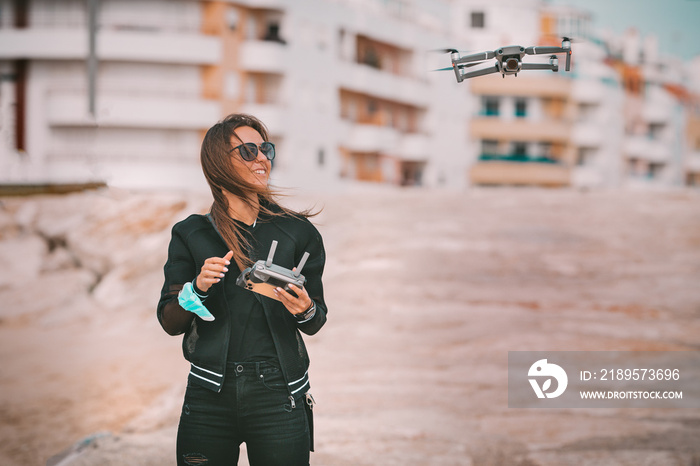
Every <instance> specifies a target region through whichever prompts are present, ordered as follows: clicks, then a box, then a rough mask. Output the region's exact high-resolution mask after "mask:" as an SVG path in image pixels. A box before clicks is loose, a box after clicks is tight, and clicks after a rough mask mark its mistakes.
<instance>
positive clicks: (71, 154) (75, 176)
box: [0, 0, 467, 189]
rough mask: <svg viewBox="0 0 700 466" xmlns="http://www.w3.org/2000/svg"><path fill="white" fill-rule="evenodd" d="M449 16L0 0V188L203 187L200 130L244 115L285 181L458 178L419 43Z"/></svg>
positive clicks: (451, 125) (356, 8)
mask: <svg viewBox="0 0 700 466" xmlns="http://www.w3.org/2000/svg"><path fill="white" fill-rule="evenodd" d="M18 5H19V6H18ZM22 5H23V6H22ZM91 5H94V7H95V10H94V11H95V12H96V13H95V18H96V19H95V24H96V25H97V28H96V34H95V35H94V37H95V42H94V43H95V47H94V51H95V57H96V61H95V63H97V65H96V73H95V74H94V80H92V79H91V75H90V63H91V60H90V27H89V25H90V11H91V10H90V6H91ZM449 12H450V10H449V6H448V4H447V3H445V2H439V1H437V2H436V1H427V0H411V1H407V0H396V1H378V0H374V1H371V0H365V1H318V0H316V1H314V0H296V1H282V0H280V1H274V0H249V1H218V2H215V1H207V2H204V1H201V2H200V1H194V0H140V1H136V0H131V1H125V0H90V1H88V2H85V1H83V0H69V1H62V2H55V1H50V0H31V1H28V2H25V3H18V2H12V1H10V0H2V1H1V2H0V25H1V28H0V72H2V76H3V80H2V84H1V85H0V112H1V118H2V120H1V121H2V129H1V130H0V137H2V144H1V146H2V148H1V149H0V181H2V182H5V183H7V182H15V183H17V182H30V183H31V182H44V181H50V182H53V183H62V182H80V181H86V180H105V181H107V182H108V183H110V184H112V185H116V186H123V187H138V188H141V187H184V188H198V189H200V188H201V189H205V185H204V180H203V177H202V175H201V173H200V172H201V170H200V169H199V165H198V164H199V144H200V141H201V138H202V136H203V134H204V131H206V129H207V128H209V127H210V126H211V125H213V124H214V123H215V122H216V121H217V120H219V119H220V118H221V117H223V116H225V115H226V114H228V113H231V112H248V113H252V114H255V115H256V116H258V117H260V118H261V119H262V120H263V121H264V122H265V123H266V124H267V125H268V126H269V128H270V130H271V133H272V139H273V141H274V142H275V143H276V144H277V145H278V154H279V155H278V158H277V159H276V160H275V170H274V172H273V176H274V177H275V178H276V179H277V181H278V182H279V183H281V184H286V185H290V184H291V185H302V184H305V183H312V182H313V183H315V184H321V185H331V184H334V183H337V182H338V180H339V178H341V177H350V178H359V179H372V180H377V181H384V182H389V183H395V184H449V185H457V186H460V185H463V184H464V183H465V182H466V179H465V177H464V176H460V175H459V173H460V172H461V173H462V174H463V173H464V172H465V171H466V163H467V161H466V159H465V158H464V154H465V153H466V144H467V140H466V137H465V134H466V128H465V127H464V124H463V122H464V121H465V120H466V110H465V108H464V106H463V105H461V104H460V105H454V104H455V102H454V99H453V96H452V93H453V92H454V90H455V87H456V85H455V83H452V82H449V81H447V80H439V79H436V78H435V76H431V75H429V74H428V73H427V72H426V69H427V68H426V67H427V64H428V62H427V60H428V58H427V55H426V50H428V49H430V48H435V47H438V46H445V44H447V43H449V42H451V40H450V38H449V33H448V31H445V30H444V24H446V22H447V21H448V18H449ZM446 81H447V82H446ZM93 83H94V84H93ZM92 89H94V92H93V91H92ZM91 96H93V97H91ZM91 102H94V103H92V104H91ZM91 105H92V106H94V108H93V109H91ZM91 110H92V111H91ZM446 134H449V135H454V137H452V136H449V137H446V136H445V135H446ZM455 167H459V169H458V170H455Z"/></svg>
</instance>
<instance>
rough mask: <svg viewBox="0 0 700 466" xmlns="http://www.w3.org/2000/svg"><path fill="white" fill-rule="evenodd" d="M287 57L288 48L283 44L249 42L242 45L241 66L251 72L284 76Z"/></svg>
mask: <svg viewBox="0 0 700 466" xmlns="http://www.w3.org/2000/svg"><path fill="white" fill-rule="evenodd" d="M287 56H288V53H287V46H286V45H284V44H282V43H279V42H272V41H263V40H248V41H245V42H243V43H242V44H241V48H240V59H239V64H240V67H241V69H243V70H245V71H249V72H255V73H278V74H282V73H283V72H284V69H285V64H286V63H287Z"/></svg>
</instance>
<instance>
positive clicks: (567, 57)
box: [566, 50, 571, 71]
mask: <svg viewBox="0 0 700 466" xmlns="http://www.w3.org/2000/svg"><path fill="white" fill-rule="evenodd" d="M570 68H571V50H569V51H568V52H566V71H569V69H570Z"/></svg>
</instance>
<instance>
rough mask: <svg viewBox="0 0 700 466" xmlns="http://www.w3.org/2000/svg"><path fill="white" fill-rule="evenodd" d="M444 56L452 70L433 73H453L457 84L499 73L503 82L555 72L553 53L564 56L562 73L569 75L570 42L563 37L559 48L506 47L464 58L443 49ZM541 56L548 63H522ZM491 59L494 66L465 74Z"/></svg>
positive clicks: (555, 60)
mask: <svg viewBox="0 0 700 466" xmlns="http://www.w3.org/2000/svg"><path fill="white" fill-rule="evenodd" d="M445 52H449V53H450V57H451V60H452V67H450V68H442V69H441V70H437V71H446V70H453V71H454V73H455V77H456V78H457V82H458V83H461V82H462V81H464V80H465V79H469V78H474V77H476V76H484V75H487V74H492V73H501V75H502V76H503V77H504V78H505V77H506V75H515V76H517V75H518V73H519V72H520V71H522V70H552V71H555V72H556V71H559V59H558V58H557V56H556V55H555V54H557V53H566V71H569V68H570V67H571V40H570V39H568V38H566V37H564V39H563V40H562V42H561V47H551V46H543V47H534V46H533V47H521V46H519V45H510V46H507V47H501V48H499V49H496V50H494V51H492V52H480V53H473V54H471V55H467V56H465V57H460V55H459V52H458V51H457V50H455V49H446V50H445ZM542 54H551V56H550V57H549V63H523V57H524V56H525V55H542ZM492 58H495V59H496V63H495V64H494V66H491V67H487V68H483V69H480V70H474V71H467V70H466V68H468V67H470V66H474V65H478V64H480V63H483V62H484V61H485V60H490V59H492Z"/></svg>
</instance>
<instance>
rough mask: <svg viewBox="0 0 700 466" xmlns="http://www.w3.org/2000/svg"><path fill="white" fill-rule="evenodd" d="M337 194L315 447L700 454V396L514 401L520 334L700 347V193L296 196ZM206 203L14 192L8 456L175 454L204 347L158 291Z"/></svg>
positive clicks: (329, 199) (384, 459)
mask: <svg viewBox="0 0 700 466" xmlns="http://www.w3.org/2000/svg"><path fill="white" fill-rule="evenodd" d="M319 199H320V200H321V202H320V204H322V205H323V206H324V211H323V213H322V214H321V215H320V216H319V217H317V220H316V223H318V226H319V229H320V230H321V232H322V234H323V236H324V239H325V243H326V249H327V253H328V262H327V269H326V274H325V283H326V297H327V302H328V304H329V308H330V314H329V320H328V323H327V325H326V327H325V328H324V329H323V330H322V331H321V332H320V333H319V334H318V335H316V336H314V337H310V338H309V337H307V339H306V341H307V344H308V347H309V351H310V353H311V358H312V368H311V379H312V385H313V390H312V391H313V394H314V397H315V399H316V401H317V409H316V421H315V422H316V430H317V435H316V452H315V453H313V454H312V464H314V465H338V466H341V465H342V466H344V465H348V466H350V465H379V464H380V465H385V466H388V465H401V466H405V465H517V466H550V465H552V466H554V465H635V466H638V465H684V466H697V465H699V464H700V409H556V410H551V409H550V410H544V409H509V408H508V404H507V403H508V402H507V355H508V351H512V350H635V351H637V350H693V351H697V350H700V345H699V343H698V342H699V338H698V335H700V319H699V318H700V286H698V283H700V193H698V192H686V191H674V192H588V193H586V192H575V191H567V190H516V189H473V190H468V191H463V192H452V191H430V190H412V189H410V190H394V189H383V188H376V189H375V188H371V189H351V190H348V191H347V192H343V193H342V194H332V195H324V196H320V195H317V196H314V195H306V196H302V197H301V198H297V199H295V200H294V205H309V204H310V203H313V202H315V201H317V200H319ZM206 204H207V201H206V199H204V198H202V199H200V198H194V199H193V198H191V197H180V196H177V195H152V196H149V195H145V194H140V195H133V194H128V193H117V192H113V191H102V192H93V193H85V194H79V195H71V196H63V197H56V198H55V197H40V198H29V199H18V198H6V199H3V200H2V204H1V205H0V207H1V208H0V238H1V239H2V241H0V260H1V261H2V264H3V265H2V268H3V272H2V276H0V306H1V307H2V310H1V312H0V357H1V358H2V361H3V364H2V370H1V371H0V390H1V393H2V397H1V399H0V438H1V439H2V440H1V451H0V458H2V461H0V462H1V463H2V464H3V465H32V464H45V463H46V461H47V459H48V458H49V457H51V456H53V455H57V454H59V453H61V452H63V453H64V458H63V461H62V462H61V463H60V464H61V465H64V466H65V465H73V466H75V465H98V464H99V465H127V464H128V465H167V464H174V443H175V432H176V427H175V426H176V423H177V419H178V416H179V410H180V405H181V402H182V394H183V392H184V384H185V378H186V374H187V371H188V366H187V364H186V363H185V361H184V360H183V359H182V356H181V351H180V338H179V337H169V336H168V335H167V334H165V333H164V332H163V331H162V330H161V329H160V327H159V326H158V323H157V321H156V319H155V303H156V302H157V298H158V293H159V290H160V284H161V280H162V271H161V268H162V265H163V262H164V260H165V253H166V251H165V249H166V247H167V241H168V239H169V227H170V226H171V225H172V224H173V223H174V222H175V221H176V220H179V219H181V218H184V216H186V214H187V213H189V212H193V211H197V210H201V209H203V208H204V207H205V206H206ZM81 442H82V443H81ZM71 446H73V447H72V449H73V453H72V454H67V452H68V451H70V448H71ZM66 449H69V450H66ZM66 455H67V456H66ZM57 459H58V458H57V457H56V458H54V460H57ZM241 462H242V463H245V461H244V460H242V461H241Z"/></svg>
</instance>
